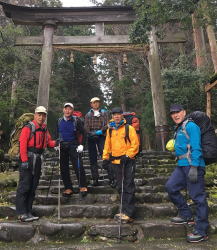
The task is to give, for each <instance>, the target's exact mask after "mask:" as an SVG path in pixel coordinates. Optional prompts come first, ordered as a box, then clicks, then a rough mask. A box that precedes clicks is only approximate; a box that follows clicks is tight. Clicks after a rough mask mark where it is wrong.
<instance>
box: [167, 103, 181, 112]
mask: <svg viewBox="0 0 217 250" xmlns="http://www.w3.org/2000/svg"><path fill="white" fill-rule="evenodd" d="M181 110H184V107H183V106H182V105H181V104H171V106H170V113H172V112H179V111H181Z"/></svg>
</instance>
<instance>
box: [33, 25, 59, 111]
mask: <svg viewBox="0 0 217 250" xmlns="http://www.w3.org/2000/svg"><path fill="white" fill-rule="evenodd" d="M54 29H55V24H54V23H53V24H52V23H51V22H49V23H48V24H46V25H45V26H44V44H43V48H42V60H41V68H40V76H39V87H38V97H37V106H40V105H42V106H44V107H45V108H48V102H49V91H50V78H51V64H52V56H53V46H52V43H53V34H54Z"/></svg>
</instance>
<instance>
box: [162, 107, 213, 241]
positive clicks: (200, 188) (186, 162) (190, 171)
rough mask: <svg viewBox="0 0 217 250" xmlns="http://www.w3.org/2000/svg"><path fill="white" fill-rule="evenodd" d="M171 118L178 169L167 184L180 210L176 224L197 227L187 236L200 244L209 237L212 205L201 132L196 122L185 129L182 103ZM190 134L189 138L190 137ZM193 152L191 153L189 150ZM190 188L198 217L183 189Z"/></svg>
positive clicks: (172, 112)
mask: <svg viewBox="0 0 217 250" xmlns="http://www.w3.org/2000/svg"><path fill="white" fill-rule="evenodd" d="M170 116H171V118H172V120H173V121H174V123H175V124H176V133H175V136H174V139H175V143H174V150H175V155H176V157H177V166H176V168H175V170H174V171H173V173H172V174H171V176H170V177H169V179H168V181H167V183H166V190H167V192H168V195H169V198H170V200H171V201H172V202H173V203H174V205H175V206H176V207H177V208H178V213H179V214H178V216H177V217H174V218H172V219H171V222H173V223H174V224H188V225H189V224H194V230H193V232H192V233H191V234H188V235H187V241H188V242H200V241H204V240H206V239H207V238H208V236H207V230H208V226H209V222H208V205H207V201H206V192H205V183H204V175H205V162H204V158H203V155H202V148H201V131H200V128H199V127H198V126H197V125H196V124H195V123H194V122H193V121H188V122H187V124H186V126H185V128H186V131H184V130H183V127H182V126H183V123H184V122H185V117H186V111H185V110H184V108H183V106H182V105H180V104H173V105H171V106H170ZM186 134H188V136H186ZM188 149H189V150H188ZM184 189H186V190H187V191H188V193H189V195H190V197H191V199H192V200H193V202H194V203H195V206H196V215H195V219H194V218H193V214H192V211H191V209H190V207H189V206H188V204H187V203H186V200H185V199H184V197H183V195H182V194H181V193H180V191H181V190H184Z"/></svg>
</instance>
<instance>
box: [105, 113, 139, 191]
mask: <svg viewBox="0 0 217 250" xmlns="http://www.w3.org/2000/svg"><path fill="white" fill-rule="evenodd" d="M123 118H124V119H125V120H126V124H129V125H131V126H132V127H133V128H134V129H135V130H136V134H137V136H138V140H139V152H140V151H142V144H141V142H142V140H141V129H140V121H139V118H138V117H137V116H136V113H135V112H123ZM139 152H138V154H139ZM138 154H137V156H138ZM103 168H104V169H105V170H107V173H108V179H109V185H110V186H111V187H112V188H115V187H116V181H115V176H114V173H113V168H112V166H111V164H108V165H105V166H103Z"/></svg>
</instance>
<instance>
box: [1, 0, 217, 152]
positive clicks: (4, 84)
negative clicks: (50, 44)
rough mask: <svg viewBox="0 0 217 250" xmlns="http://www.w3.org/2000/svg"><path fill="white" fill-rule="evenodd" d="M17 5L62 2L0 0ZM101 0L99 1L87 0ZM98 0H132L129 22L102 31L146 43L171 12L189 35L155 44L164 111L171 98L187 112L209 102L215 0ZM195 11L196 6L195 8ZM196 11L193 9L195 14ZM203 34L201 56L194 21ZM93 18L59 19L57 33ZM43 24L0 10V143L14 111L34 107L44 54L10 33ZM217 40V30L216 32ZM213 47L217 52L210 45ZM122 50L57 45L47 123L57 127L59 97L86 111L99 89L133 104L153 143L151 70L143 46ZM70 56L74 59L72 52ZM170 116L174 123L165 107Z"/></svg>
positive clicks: (110, 99)
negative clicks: (21, 21) (70, 22)
mask: <svg viewBox="0 0 217 250" xmlns="http://www.w3.org/2000/svg"><path fill="white" fill-rule="evenodd" d="M4 2H7V3H11V4H16V5H26V6H42V7H55V6H58V7H61V6H62V3H61V2H60V1H59V0H16V1H12V0H11V1H4ZM92 2H93V3H95V4H96V5H101V4H102V3H101V1H97V0H96V1H95V0H93V1H92ZM103 5H109V6H115V5H123V6H129V5H130V6H133V7H134V8H135V10H136V12H137V16H138V19H137V21H136V22H135V23H134V24H133V25H131V26H130V27H126V26H125V25H120V26H116V27H114V26H112V25H111V26H108V27H107V30H106V32H107V34H117V33H121V34H126V33H127V32H128V29H129V30H130V37H131V40H132V42H133V43H144V44H146V43H148V36H147V34H148V32H149V31H150V27H151V26H152V25H156V26H157V27H159V29H158V30H159V34H158V36H159V37H160V38H162V37H163V36H164V35H165V32H166V29H164V28H165V27H166V26H165V23H168V21H169V20H171V19H174V18H176V20H177V21H178V23H179V25H178V26H177V31H178V29H179V30H180V29H181V30H182V31H183V32H184V33H185V34H186V42H185V43H179V44H159V46H158V47H159V55H160V63H161V76H162V82H163V89H164V95H165V104H166V109H167V111H168V108H169V105H170V104H171V103H181V104H183V105H184V106H185V108H186V109H187V111H188V112H191V111H194V110H202V111H205V109H206V94H205V91H204V85H205V84H206V83H207V82H209V80H210V77H212V76H213V74H214V73H215V71H216V69H217V65H215V62H214V61H213V57H212V51H211V49H210V39H209V36H208V33H207V26H212V27H213V30H214V34H215V36H216V33H217V20H216V17H217V1H216V0H207V1H204V0H201V1H197V0H191V1H190V0H161V1H160V0H152V1H145V0H134V1H133V0H105V1H104V3H103ZM193 13H194V14H193ZM192 14H193V15H192ZM195 20H196V23H197V24H196V25H197V27H199V28H200V30H201V32H202V33H201V34H202V35H203V50H201V51H200V53H201V57H202V58H203V62H202V63H200V64H198V62H197V60H196V53H195V40H194V32H195V29H193V26H192V21H195ZM93 33H94V27H93V26H67V27H66V26H64V27H63V26H60V27H58V28H57V30H56V31H55V34H58V35H91V34H93ZM41 34H42V27H32V26H19V25H18V26H15V25H14V24H13V23H12V22H11V21H10V20H9V19H7V18H6V17H5V16H4V14H3V11H2V10H1V12H0V93H1V95H0V111H1V112H0V122H1V128H0V129H1V131H2V135H1V140H0V147H1V148H3V149H4V150H6V149H7V148H8V142H9V136H10V133H11V130H12V129H13V127H14V123H15V121H16V119H17V118H18V117H19V116H20V115H21V114H23V113H26V112H33V111H34V108H35V106H36V102H37V100H36V99H37V89H38V79H39V70H40V63H41V62H40V60H41V48H40V47H16V46H14V44H15V39H16V37H18V36H24V35H28V36H30V35H33V36H37V35H41ZM214 40H215V41H214V42H215V43H216V38H215V39H214ZM215 53H216V52H215ZM122 57H123V53H119V54H117V53H116V54H115V53H113V54H100V55H97V65H96V64H94V60H93V58H94V55H93V54H86V53H82V52H73V59H74V62H72V53H71V51H69V50H55V51H54V58H53V63H52V77H51V86H50V100H49V114H48V127H49V130H50V131H51V134H52V135H53V136H54V135H55V127H56V126H55V124H56V120H57V119H58V117H60V116H61V115H62V106H63V103H64V102H72V103H73V104H74V105H75V110H79V111H81V112H82V113H83V114H85V113H86V112H87V111H88V110H89V100H90V99H91V98H92V97H94V96H98V97H100V98H101V99H102V100H103V106H104V107H106V108H107V109H111V108H112V107H114V106H120V105H121V106H122V107H123V108H124V109H125V110H126V111H135V112H136V113H137V115H138V116H139V117H140V119H141V127H142V130H143V135H144V146H145V149H150V148H153V147H154V139H153V138H154V133H155V125H154V114H153V104H152V95H151V83H150V73H149V66H148V60H147V55H146V54H144V53H142V52H129V53H127V63H122ZM70 58H71V60H70ZM212 121H213V124H214V125H215V127H217V90H216V89H214V90H213V91H212ZM168 123H169V125H170V126H171V128H172V123H171V121H170V118H169V115H168Z"/></svg>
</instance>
